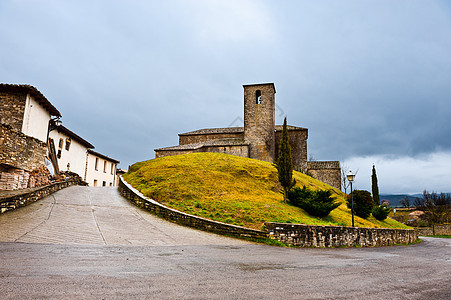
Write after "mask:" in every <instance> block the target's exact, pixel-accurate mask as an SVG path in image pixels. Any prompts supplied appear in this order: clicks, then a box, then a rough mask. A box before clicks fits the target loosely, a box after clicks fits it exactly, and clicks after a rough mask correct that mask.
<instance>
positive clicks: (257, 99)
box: [255, 90, 262, 104]
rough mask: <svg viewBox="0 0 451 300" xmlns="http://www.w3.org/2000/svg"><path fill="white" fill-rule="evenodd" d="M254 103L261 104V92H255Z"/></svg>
mask: <svg viewBox="0 0 451 300" xmlns="http://www.w3.org/2000/svg"><path fill="white" fill-rule="evenodd" d="M255 103H256V104H261V103H262V92H261V91H260V90H257V91H256V92H255Z"/></svg>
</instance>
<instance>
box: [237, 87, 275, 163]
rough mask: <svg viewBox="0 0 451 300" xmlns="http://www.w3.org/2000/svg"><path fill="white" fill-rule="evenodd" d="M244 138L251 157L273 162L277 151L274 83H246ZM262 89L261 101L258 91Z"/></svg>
mask: <svg viewBox="0 0 451 300" xmlns="http://www.w3.org/2000/svg"><path fill="white" fill-rule="evenodd" d="M243 87H244V140H245V141H246V142H248V143H250V145H249V157H250V158H254V159H259V160H263V161H269V162H273V160H274V153H275V143H274V142H275V136H274V131H275V125H274V121H275V118H274V112H275V95H274V94H275V93H276V90H275V88H274V84H252V85H244V86H243ZM257 91H260V93H261V102H260V103H257V101H256V100H257V99H256V95H257V94H256V93H257Z"/></svg>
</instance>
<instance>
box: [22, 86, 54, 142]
mask: <svg viewBox="0 0 451 300" xmlns="http://www.w3.org/2000/svg"><path fill="white" fill-rule="evenodd" d="M50 118H51V115H50V113H49V112H48V111H47V110H45V109H44V107H42V106H41V105H40V104H39V103H38V102H37V101H36V100H35V99H34V98H33V97H32V96H30V94H28V95H27V98H26V101H25V110H24V118H23V123H22V132H23V133H24V134H26V135H28V136H32V137H34V138H37V139H38V140H40V141H42V142H47V130H48V126H49V121H50Z"/></svg>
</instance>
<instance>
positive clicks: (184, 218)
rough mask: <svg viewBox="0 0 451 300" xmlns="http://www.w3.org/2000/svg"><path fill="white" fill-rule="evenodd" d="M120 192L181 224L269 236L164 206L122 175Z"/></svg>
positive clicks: (238, 233)
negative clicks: (136, 187)
mask: <svg viewBox="0 0 451 300" xmlns="http://www.w3.org/2000/svg"><path fill="white" fill-rule="evenodd" d="M119 192H120V193H121V195H122V196H124V197H125V198H126V199H128V200H130V201H131V202H132V203H134V204H135V205H137V206H139V207H141V208H144V209H146V210H148V211H150V212H151V213H153V214H155V215H158V216H160V217H162V218H164V219H166V220H169V221H172V222H175V223H177V224H180V225H185V226H188V227H193V228H196V229H200V230H204V231H209V232H214V233H218V234H223V235H231V236H236V237H249V238H257V239H262V238H263V239H265V238H267V234H266V232H264V231H260V230H254V229H250V228H245V227H241V226H236V225H231V224H226V223H222V222H217V221H213V220H209V219H205V218H201V217H197V216H193V215H190V214H186V213H183V212H180V211H178V210H175V209H172V208H169V207H167V206H164V205H163V204H161V203H158V202H157V201H155V200H152V199H149V198H147V197H145V196H144V195H143V194H141V193H140V192H139V191H138V190H136V189H135V188H133V187H132V186H131V185H130V184H128V183H127V182H126V181H125V180H124V179H123V178H122V176H121V177H120V180H119Z"/></svg>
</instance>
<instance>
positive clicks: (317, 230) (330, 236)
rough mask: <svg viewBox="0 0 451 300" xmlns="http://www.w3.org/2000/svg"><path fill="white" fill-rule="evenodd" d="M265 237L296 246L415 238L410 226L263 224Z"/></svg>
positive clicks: (350, 244) (365, 243)
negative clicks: (393, 227) (392, 227)
mask: <svg viewBox="0 0 451 300" xmlns="http://www.w3.org/2000/svg"><path fill="white" fill-rule="evenodd" d="M265 225H266V228H267V229H268V232H269V236H270V237H271V238H272V239H275V240H278V241H280V242H283V243H286V244H289V245H292V246H298V247H353V246H361V247H370V246H390V245H395V244H409V243H413V242H415V241H416V240H417V238H418V235H417V232H416V231H415V230H413V229H388V228H362V227H345V226H313V225H303V224H283V223H266V224H265Z"/></svg>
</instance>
